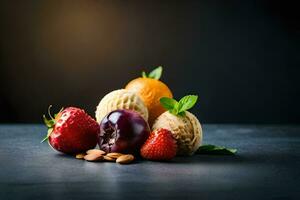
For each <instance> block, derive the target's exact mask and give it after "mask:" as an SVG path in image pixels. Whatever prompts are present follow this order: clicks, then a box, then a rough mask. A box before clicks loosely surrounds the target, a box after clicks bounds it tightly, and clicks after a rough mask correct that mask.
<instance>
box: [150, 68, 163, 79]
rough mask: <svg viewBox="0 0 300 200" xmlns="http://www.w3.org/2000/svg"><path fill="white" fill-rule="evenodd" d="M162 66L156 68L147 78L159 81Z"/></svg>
mask: <svg viewBox="0 0 300 200" xmlns="http://www.w3.org/2000/svg"><path fill="white" fill-rule="evenodd" d="M162 70H163V68H162V66H159V67H157V68H156V69H154V70H153V71H152V72H150V73H149V75H148V78H153V79H156V80H159V79H160V77H161V74H162Z"/></svg>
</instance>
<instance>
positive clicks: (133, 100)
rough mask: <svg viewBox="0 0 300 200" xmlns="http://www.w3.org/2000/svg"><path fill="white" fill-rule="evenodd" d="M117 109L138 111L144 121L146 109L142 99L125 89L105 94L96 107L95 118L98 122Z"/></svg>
mask: <svg viewBox="0 0 300 200" xmlns="http://www.w3.org/2000/svg"><path fill="white" fill-rule="evenodd" d="M117 109H128V110H133V111H136V112H138V113H139V114H140V115H141V116H142V117H143V118H144V119H145V120H146V121H147V120H148V110H147V107H146V106H145V104H144V102H143V101H142V99H141V98H140V97H139V96H138V95H136V94H135V93H133V92H130V91H128V90H125V89H120V90H115V91H112V92H110V93H108V94H107V95H105V96H104V97H103V98H102V99H101V101H100V103H99V104H98V106H97V109H96V120H97V122H98V123H100V122H101V121H102V119H103V118H104V117H105V116H106V115H107V114H108V113H110V112H111V111H114V110H117Z"/></svg>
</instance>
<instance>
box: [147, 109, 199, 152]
mask: <svg viewBox="0 0 300 200" xmlns="http://www.w3.org/2000/svg"><path fill="white" fill-rule="evenodd" d="M158 128H165V129H169V130H170V131H171V132H172V134H173V136H174V138H175V139H176V141H177V145H178V148H177V155H192V154H193V153H194V152H195V151H196V150H197V149H198V148H199V146H200V145H201V143H202V128H201V125H200V122H199V121H198V119H197V118H196V116H195V115H193V114H192V113H190V112H188V111H185V116H175V115H173V114H171V113H170V112H169V111H167V112H164V113H163V114H161V115H160V116H159V117H158V118H157V119H156V121H155V122H154V124H153V126H152V129H153V130H155V129H158Z"/></svg>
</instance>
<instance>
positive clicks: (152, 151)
mask: <svg viewBox="0 0 300 200" xmlns="http://www.w3.org/2000/svg"><path fill="white" fill-rule="evenodd" d="M176 151H177V145H176V140H175V139H174V138H173V136H172V133H171V131H169V130H167V129H163V128H161V129H157V130H155V131H153V132H152V133H151V134H150V136H149V138H148V139H147V140H146V142H145V143H144V145H143V146H142V148H141V151H140V153H141V156H142V157H143V158H145V159H148V160H171V159H172V158H174V157H175V156H176Z"/></svg>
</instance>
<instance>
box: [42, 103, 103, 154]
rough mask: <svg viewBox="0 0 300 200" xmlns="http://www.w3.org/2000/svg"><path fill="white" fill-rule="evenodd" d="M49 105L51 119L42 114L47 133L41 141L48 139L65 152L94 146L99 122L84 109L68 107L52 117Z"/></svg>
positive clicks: (57, 148)
mask: <svg viewBox="0 0 300 200" xmlns="http://www.w3.org/2000/svg"><path fill="white" fill-rule="evenodd" d="M50 107H51V106H50ZM50 107H49V111H48V113H49V116H50V118H51V119H47V118H46V117H45V115H44V116H43V118H44V122H45V124H46V126H47V127H48V134H47V136H46V137H45V138H44V140H43V141H45V140H47V139H48V142H49V144H50V145H51V146H52V147H53V148H54V149H56V150H57V151H61V152H63V153H67V154H75V153H81V152H85V151H86V150H88V149H92V148H94V147H95V146H96V144H97V140H98V134H99V132H100V128H99V124H98V123H97V122H96V121H95V120H94V119H93V118H92V117H91V116H89V115H88V114H87V113H86V112H85V111H84V110H82V109H80V108H75V107H68V108H66V109H62V110H61V111H60V112H59V113H58V114H56V115H54V118H53V117H52V116H51V114H50ZM43 141H42V142H43Z"/></svg>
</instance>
